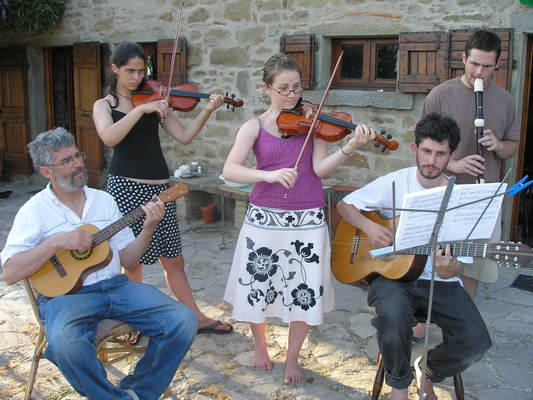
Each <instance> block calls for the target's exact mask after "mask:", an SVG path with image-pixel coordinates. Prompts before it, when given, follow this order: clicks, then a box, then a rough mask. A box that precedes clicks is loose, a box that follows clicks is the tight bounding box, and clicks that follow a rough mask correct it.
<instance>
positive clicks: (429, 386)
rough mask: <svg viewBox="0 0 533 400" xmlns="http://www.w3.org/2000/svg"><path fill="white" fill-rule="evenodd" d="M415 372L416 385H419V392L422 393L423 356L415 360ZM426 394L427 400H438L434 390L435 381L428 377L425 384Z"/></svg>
mask: <svg viewBox="0 0 533 400" xmlns="http://www.w3.org/2000/svg"><path fill="white" fill-rule="evenodd" d="M414 365H415V374H416V386H417V387H418V392H419V393H420V388H421V387H422V356H420V357H418V358H417V359H416V360H415V364H414ZM424 394H425V397H424V399H425V400H438V397H437V395H436V394H435V391H434V390H433V382H431V380H430V379H429V378H428V377H426V383H425V385H424Z"/></svg>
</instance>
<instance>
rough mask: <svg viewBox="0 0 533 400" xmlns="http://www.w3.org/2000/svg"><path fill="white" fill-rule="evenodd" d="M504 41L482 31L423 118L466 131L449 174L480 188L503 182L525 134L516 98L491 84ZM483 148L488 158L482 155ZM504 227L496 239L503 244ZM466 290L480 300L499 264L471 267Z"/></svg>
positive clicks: (465, 276)
mask: <svg viewBox="0 0 533 400" xmlns="http://www.w3.org/2000/svg"><path fill="white" fill-rule="evenodd" d="M500 51H501V42H500V38H499V37H498V36H497V35H496V34H495V33H493V32H488V31H477V32H475V33H474V34H473V35H472V36H471V37H470V39H468V41H467V42H466V45H465V50H464V52H463V63H464V64H465V71H464V74H463V75H462V76H461V77H460V78H454V79H451V80H449V81H446V82H444V83H441V84H440V85H438V86H436V87H434V88H433V90H431V92H430V93H429V95H428V96H427V97H426V100H425V101H424V105H423V109H422V118H423V117H424V116H426V115H427V114H429V113H431V112H437V113H439V114H446V115H447V116H449V117H452V118H453V119H454V120H455V121H456V122H457V124H458V125H459V129H460V131H461V141H460V142H459V147H458V148H457V153H456V156H455V158H454V159H452V160H450V162H449V164H448V172H449V173H451V174H454V175H455V176H456V177H457V181H456V183H475V182H476V181H477V180H478V179H477V178H478V177H479V176H482V177H483V179H484V181H485V182H487V183H490V182H498V181H499V180H500V178H501V177H500V166H501V160H503V159H506V158H509V157H512V156H513V155H514V154H515V153H516V149H517V147H518V139H519V137H520V129H519V124H518V121H517V118H516V117H515V107H514V103H513V99H512V97H511V94H510V93H509V92H507V91H506V90H505V89H503V88H502V87H500V86H498V85H497V84H496V83H494V82H492V81H491V80H490V79H491V77H492V75H493V74H494V71H495V70H496V68H498V61H499V58H500ZM476 79H481V80H482V81H483V92H482V93H483V101H482V102H483V110H482V114H483V117H484V130H483V131H482V132H483V134H482V135H481V137H480V138H479V139H478V137H477V136H476V129H475V127H474V121H475V119H476V112H475V111H476V100H475V96H474V82H475V80H476ZM478 143H479V144H481V148H482V149H483V151H482V153H483V154H478V149H477V147H478ZM500 233H501V228H500V224H499V223H498V224H497V226H496V228H495V229H494V233H493V235H492V239H491V241H493V240H499V238H500ZM461 279H462V281H463V284H464V287H465V289H466V290H467V292H468V293H469V294H470V296H472V297H474V295H475V294H476V289H477V285H478V282H479V281H481V282H495V281H496V280H497V279H498V269H497V266H496V264H495V263H494V262H492V261H489V260H485V259H479V261H474V263H473V264H470V265H467V266H465V268H464V269H463V273H462V274H461Z"/></svg>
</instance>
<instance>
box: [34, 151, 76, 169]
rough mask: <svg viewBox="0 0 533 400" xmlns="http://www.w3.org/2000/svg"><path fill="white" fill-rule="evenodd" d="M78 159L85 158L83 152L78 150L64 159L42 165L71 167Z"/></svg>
mask: <svg viewBox="0 0 533 400" xmlns="http://www.w3.org/2000/svg"><path fill="white" fill-rule="evenodd" d="M76 160H78V161H84V160H85V153H83V152H81V151H78V152H77V153H76V154H73V155H71V156H69V157H67V158H65V159H64V160H61V161H59V162H58V163H57V164H43V166H44V167H59V166H61V167H65V168H72V167H73V166H74V164H75V162H76Z"/></svg>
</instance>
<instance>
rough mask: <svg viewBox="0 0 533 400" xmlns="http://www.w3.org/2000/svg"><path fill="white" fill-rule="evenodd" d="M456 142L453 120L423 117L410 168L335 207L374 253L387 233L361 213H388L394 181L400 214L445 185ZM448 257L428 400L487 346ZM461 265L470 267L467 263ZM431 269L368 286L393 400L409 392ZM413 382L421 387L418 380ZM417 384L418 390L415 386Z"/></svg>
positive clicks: (438, 298)
mask: <svg viewBox="0 0 533 400" xmlns="http://www.w3.org/2000/svg"><path fill="white" fill-rule="evenodd" d="M459 138H460V136H459V128H458V127H457V124H456V123H455V121H454V120H452V119H451V118H448V117H445V116H440V115H438V114H436V113H431V114H428V115H427V116H425V117H424V118H423V119H422V120H421V121H419V122H418V123H417V124H416V128H415V143H414V144H412V145H411V150H412V151H413V153H414V155H415V157H416V167H411V168H405V169H402V170H398V171H395V172H392V173H389V174H387V175H385V176H382V177H380V178H378V179H376V180H375V181H373V182H371V183H369V184H368V185H366V186H364V187H362V188H361V189H359V190H356V191H355V192H353V193H350V194H349V195H347V196H346V197H345V198H344V199H343V201H341V202H339V205H338V211H339V213H340V214H341V216H342V217H343V218H344V219H345V220H346V222H348V223H349V224H350V225H353V226H354V227H356V228H358V229H360V230H362V231H363V232H364V233H365V234H366V236H367V237H368V239H369V240H370V241H371V242H372V244H373V245H375V247H384V246H389V245H391V243H392V240H393V234H392V232H391V231H390V230H389V229H387V228H385V227H383V226H381V225H379V224H377V223H375V222H373V221H372V220H370V219H369V218H367V217H365V216H364V215H363V214H362V213H361V212H360V210H369V207H384V208H391V207H392V182H393V181H394V182H395V191H396V195H395V199H396V205H395V206H396V207H398V208H399V207H401V203H402V198H403V195H404V194H407V193H411V192H417V191H421V190H424V189H430V188H434V187H437V186H445V185H446V184H447V182H448V177H447V176H445V175H444V174H443V173H442V172H443V171H444V170H445V169H446V166H447V164H448V162H449V160H450V158H452V157H453V155H454V152H455V150H456V148H457V145H458V143H459ZM383 214H385V215H384V216H385V217H388V218H390V217H391V216H392V213H391V211H389V210H385V211H384V212H383ZM450 253H451V251H450V245H446V248H445V249H442V248H441V249H439V250H437V253H436V258H435V260H436V262H435V273H436V274H435V287H434V298H433V308H432V321H433V322H435V323H436V324H437V325H438V326H440V327H441V328H442V331H443V336H444V341H443V343H441V344H439V345H438V346H436V347H435V348H433V349H431V350H430V351H429V352H428V359H427V365H428V369H427V379H426V382H425V386H424V392H425V393H426V399H428V400H435V399H437V396H436V395H435V392H434V390H433V383H437V382H440V381H442V380H444V378H446V377H450V376H454V375H456V374H458V373H460V372H462V371H463V370H464V369H466V368H467V367H468V366H470V365H471V364H473V363H474V362H476V361H478V360H480V359H481V357H482V356H483V354H484V353H485V352H486V351H487V349H488V348H489V347H490V345H491V340H490V337H489V334H488V332H487V328H486V326H485V323H484V322H483V319H482V317H481V315H480V314H479V311H478V309H477V307H476V305H475V304H474V302H473V301H472V298H471V297H470V296H469V295H468V293H467V292H466V291H465V289H464V288H463V286H462V283H461V280H460V278H459V277H458V276H457V275H458V274H459V273H460V272H461V265H462V263H461V262H460V261H458V260H457V259H456V258H455V257H452V255H451V254H450ZM461 261H463V262H471V258H470V259H466V258H465V259H461ZM431 268H432V257H428V258H427V262H426V265H425V267H424V271H423V272H422V274H421V275H420V277H419V278H418V279H417V280H415V281H413V282H400V281H397V280H391V279H387V278H385V277H383V276H380V277H378V278H376V279H374V280H373V281H372V282H371V283H370V288H369V291H368V304H369V305H370V306H372V307H375V309H376V314H377V316H376V317H375V318H374V319H373V320H372V325H373V326H374V327H375V328H376V329H377V340H378V345H379V349H380V351H381V354H382V356H383V362H384V366H385V380H386V382H387V384H388V385H389V386H391V387H392V391H391V396H390V399H392V400H407V398H408V391H407V388H408V386H409V384H410V383H411V381H412V379H413V373H412V372H411V368H410V364H409V362H410V358H411V346H412V343H413V342H412V337H413V331H412V327H414V326H415V325H416V323H417V321H416V319H415V317H414V312H415V310H421V311H423V312H427V309H428V298H429V284H430V280H431ZM419 363H420V359H417V361H415V366H416V364H419ZM419 369H420V368H416V370H417V371H419ZM417 378H418V380H421V377H420V376H417ZM418 385H419V388H420V385H421V383H420V382H418Z"/></svg>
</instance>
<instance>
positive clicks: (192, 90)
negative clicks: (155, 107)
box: [131, 79, 244, 112]
mask: <svg viewBox="0 0 533 400" xmlns="http://www.w3.org/2000/svg"><path fill="white" fill-rule="evenodd" d="M167 92H168V96H167ZM209 96H211V95H210V94H209V93H200V92H198V87H197V86H195V85H192V84H190V83H186V84H183V85H179V86H175V87H171V88H170V92H169V91H168V87H166V86H164V85H163V84H161V83H160V82H158V81H156V80H151V79H149V80H146V81H145V83H144V85H143V87H142V88H140V89H138V90H135V91H133V92H132V94H131V102H132V103H133V106H134V107H137V106H139V105H141V104H145V103H149V102H151V101H155V100H167V101H168V104H169V106H170V107H171V108H172V109H173V110H177V111H183V112H189V111H192V110H194V109H195V107H196V105H197V104H198V103H199V102H200V99H208V98H209ZM227 96H228V94H227V93H226V97H224V103H225V104H227V108H228V109H229V108H230V106H231V108H232V111H235V107H242V106H243V105H244V101H242V100H241V99H236V98H235V95H234V94H232V95H231V97H227ZM167 97H168V99H167Z"/></svg>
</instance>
